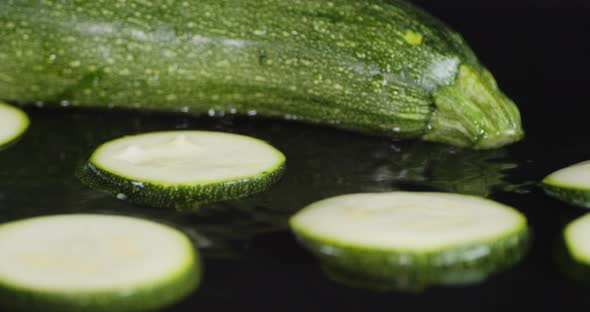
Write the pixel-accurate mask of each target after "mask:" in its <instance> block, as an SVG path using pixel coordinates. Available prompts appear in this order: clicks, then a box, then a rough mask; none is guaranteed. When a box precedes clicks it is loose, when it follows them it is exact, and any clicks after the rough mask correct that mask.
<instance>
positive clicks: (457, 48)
mask: <svg viewBox="0 0 590 312" xmlns="http://www.w3.org/2000/svg"><path fill="white" fill-rule="evenodd" d="M0 26H1V27H0V38H2V40H1V41H0V97H2V98H5V99H9V100H13V101H17V102H22V103H32V102H36V103H47V104H53V103H60V104H61V105H62V106H94V107H105V108H135V109H144V110H156V111H174V112H185V113H197V114H203V113H205V114H210V115H224V114H244V115H255V114H259V115H263V116H271V117H283V118H286V119H289V120H300V121H304V122H310V123H321V124H326V125H331V126H334V127H338V128H342V129H349V130H355V131H360V132H365V133H371V134H380V135H388V136H391V137H395V138H422V137H423V136H424V135H425V134H426V136H425V138H426V139H428V140H431V141H439V142H445V143H451V144H457V145H460V146H465V147H475V148H492V147H498V146H501V145H503V144H507V143H510V142H512V141H515V140H517V139H518V138H520V137H521V136H522V133H521V132H520V131H519V124H517V123H518V118H519V116H518V111H517V110H516V108H515V107H513V106H510V105H512V104H511V102H509V100H507V99H505V97H504V95H502V94H501V93H500V92H499V91H497V90H496V89H494V88H491V87H490V86H489V81H488V80H489V79H488V78H489V77H487V76H486V75H487V72H485V71H484V70H479V68H481V65H480V64H479V62H478V61H477V59H476V57H475V56H474V54H473V52H472V51H471V49H470V48H469V47H468V46H467V45H466V44H465V42H464V41H463V39H462V38H461V36H459V35H458V34H457V33H455V32H453V31H452V30H450V29H449V28H448V27H447V26H446V25H444V24H443V23H442V22H440V21H439V20H437V19H435V18H434V17H432V16H430V15H428V14H427V13H425V12H424V11H422V10H420V9H419V8H416V7H414V6H413V5H410V4H408V3H405V2H403V1H397V0H392V1H387V2H384V1H381V0H360V1H356V0H355V1H352V0H336V1H330V2H323V1H315V0H303V1H295V2H294V1H286V0H240V1H236V0H201V1H192V0H188V1H184V0H183V1H181V0H169V1H156V2H150V1H140V0H127V1H123V0H103V1H76V2H65V1H59V0H44V1H34V0H24V1H8V2H6V1H4V2H0ZM459 67H461V68H463V67H469V68H477V70H476V71H479V72H483V74H481V75H484V76H486V77H487V78H485V79H471V80H470V81H471V84H472V85H473V86H471V87H469V88H463V87H461V86H463V84H462V83H459V84H458V86H455V87H452V86H453V84H454V82H455V81H456V80H457V79H456V78H457V74H458V73H460V72H465V71H466V70H460V69H459ZM459 81H463V79H461V78H460V79H459ZM477 84H482V85H481V86H479V85H477ZM449 88H450V89H449ZM490 88H491V89H490ZM447 89H448V90H447ZM451 89H452V90H451ZM492 89H493V90H492ZM443 90H447V91H443ZM490 90H491V91H490ZM470 91H472V92H471V93H469V92H470ZM480 91H485V92H484V93H485V95H482V96H481V97H478V96H474V95H473V94H474V93H476V94H480ZM461 92H467V93H469V94H462V93H461ZM484 97H485V99H483V100H482V98H484ZM443 98H444V99H443ZM474 101H475V102H477V105H476V106H477V110H478V112H477V113H475V112H474V110H475V108H474V107H471V103H472V102H474ZM465 103H468V104H469V105H468V106H469V107H468V108H466V109H465V111H464V112H463V108H462V105H465ZM508 103H510V104H508ZM454 105H456V106H457V107H455V108H453V107H452V106H454ZM504 106H506V107H508V106H510V107H509V110H510V111H506V112H504V108H506V107H504ZM499 111H502V113H499ZM433 112H434V115H433ZM504 114H505V115H504ZM498 117H501V118H498ZM463 119H468V120H469V121H468V122H467V121H465V120H463ZM431 120H432V121H431ZM490 120H491V121H490ZM457 123H465V125H457ZM476 123H482V126H475V125H473V124H476ZM429 125H430V127H431V128H429ZM457 128H460V130H459V131H458V130H457ZM463 128H464V129H463ZM429 129H430V130H429ZM477 129H482V130H484V131H487V134H485V135H484V134H481V133H476V134H473V130H477ZM486 135H487V136H486ZM484 136H486V138H485V139H484V138H483V137H484Z"/></svg>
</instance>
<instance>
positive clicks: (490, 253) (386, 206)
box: [290, 192, 528, 288]
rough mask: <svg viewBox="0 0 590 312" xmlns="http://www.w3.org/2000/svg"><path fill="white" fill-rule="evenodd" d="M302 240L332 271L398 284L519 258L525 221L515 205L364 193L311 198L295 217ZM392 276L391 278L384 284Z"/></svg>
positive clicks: (492, 267)
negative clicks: (513, 206)
mask: <svg viewBox="0 0 590 312" xmlns="http://www.w3.org/2000/svg"><path fill="white" fill-rule="evenodd" d="M290 226H291V228H292V230H293V231H294V233H295V234H296V236H297V237H298V238H299V239H300V241H301V242H302V243H303V245H304V246H305V247H306V248H307V249H309V250H310V251H311V252H312V253H314V254H315V255H316V256H318V257H319V258H320V260H321V261H322V263H323V265H324V266H328V267H329V269H330V271H331V272H334V271H339V272H345V273H346V274H347V275H348V276H357V277H362V276H364V277H366V278H367V279H371V280H376V281H381V282H383V283H385V284H384V286H385V287H388V286H391V287H392V288H395V287H396V286H397V284H396V283H399V282H400V281H403V283H406V284H412V283H414V285H412V286H415V287H417V288H421V287H426V286H429V285H430V284H444V283H445V282H447V281H449V280H451V279H453V280H457V279H460V277H458V276H459V275H461V274H462V273H465V274H472V275H473V274H475V273H477V274H480V275H489V274H490V273H493V272H495V271H497V270H500V269H502V268H506V267H507V266H509V265H512V264H514V263H515V262H516V261H518V260H519V259H520V258H521V257H522V256H523V255H524V253H525V251H526V246H527V237H528V230H527V223H526V219H525V217H524V216H523V215H522V214H521V213H519V212H518V211H517V210H515V209H513V208H510V207H507V206H504V205H502V204H500V203H497V202H494V201H491V200H487V199H484V198H479V197H474V196H467V195H456V194H446V193H418V192H415V193H413V192H393V193H366V194H351V195H343V196H337V197H333V198H329V199H325V200H322V201H319V202H316V203H313V204H311V205H309V206H307V207H305V208H304V209H303V210H301V211H300V212H298V213H297V214H296V215H294V216H293V217H292V218H291V219H290ZM387 283H390V285H387Z"/></svg>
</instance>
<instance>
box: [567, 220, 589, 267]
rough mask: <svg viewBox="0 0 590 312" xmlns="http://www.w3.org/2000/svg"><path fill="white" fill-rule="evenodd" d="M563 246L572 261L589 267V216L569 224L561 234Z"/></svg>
mask: <svg viewBox="0 0 590 312" xmlns="http://www.w3.org/2000/svg"><path fill="white" fill-rule="evenodd" d="M563 237H564V240H565V246H566V249H567V250H568V252H569V254H570V255H571V257H572V258H573V260H575V261H577V262H579V263H582V264H584V265H590V239H589V238H590V214H586V215H584V216H582V217H580V218H577V219H576V220H574V221H572V222H571V223H569V224H568V225H567V226H566V227H565V230H564V232H563Z"/></svg>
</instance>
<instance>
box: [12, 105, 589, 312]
mask: <svg viewBox="0 0 590 312" xmlns="http://www.w3.org/2000/svg"><path fill="white" fill-rule="evenodd" d="M27 112H28V113H29V115H30V117H31V120H32V126H31V128H30V129H29V131H28V132H27V134H26V135H25V137H24V138H23V139H22V140H21V141H19V142H18V143H17V144H15V145H13V146H11V147H9V148H7V149H6V150H3V151H1V152H0V163H1V164H4V165H3V166H0V221H9V220H15V219H20V218H25V217H31V216H38V215H49V214H57V213H75V212H84V213H113V214H122V215H132V216H140V217H146V218H150V219H154V220H157V221H160V222H165V223H169V224H172V225H174V226H177V227H179V228H181V229H183V230H184V231H185V232H187V233H188V234H189V235H190V236H191V237H192V238H193V240H194V242H195V244H196V246H198V248H199V250H200V252H201V254H202V256H203V258H204V266H205V274H204V280H203V284H202V287H201V288H200V289H199V290H198V291H197V292H196V293H194V295H193V296H191V297H190V298H188V299H187V300H185V301H183V302H181V303H180V304H179V305H177V306H175V307H172V308H170V309H169V310H167V311H189V310H203V309H215V310H218V309H219V310H225V309H230V308H241V307H243V306H252V307H257V308H259V309H263V310H270V309H279V310H300V309H305V308H308V307H312V306H316V305H330V306H334V308H338V307H341V308H352V307H356V308H358V309H365V308H366V307H368V306H370V307H375V309H376V308H377V307H386V306H387V305H394V306H397V307H400V306H401V307H406V308H409V307H413V308H415V309H429V307H435V306H441V305H442V306H448V307H451V306H453V307H455V306H456V307H464V308H467V307H468V306H470V305H471V304H475V303H476V302H475V301H474V300H475V298H477V300H476V301H477V302H479V303H478V304H482V303H483V304H485V305H486V306H490V307H491V306H494V307H498V306H503V305H505V304H508V303H509V302H511V301H512V300H517V299H518V300H519V301H520V300H524V299H525V298H528V299H529V300H536V301H538V300H539V298H538V294H536V293H535V291H531V288H532V289H536V291H543V292H545V291H551V292H560V293H563V294H564V295H565V296H572V295H573V294H575V293H576V292H578V293H582V292H584V291H585V288H584V287H582V286H580V285H578V283H577V282H574V281H572V280H571V279H570V278H568V277H567V275H566V274H565V273H563V272H561V271H560V266H559V263H560V262H559V261H557V260H558V258H557V257H555V256H554V255H555V254H556V251H557V250H558V247H559V245H558V244H557V243H556V242H557V241H558V238H559V233H560V230H561V228H562V227H563V225H564V224H565V223H566V222H568V221H569V220H572V219H573V218H574V217H576V216H577V215H580V214H581V213H582V211H581V210H578V209H574V208H571V207H568V206H567V205H564V204H561V203H559V202H557V201H555V200H552V199H550V198H548V197H546V196H544V195H543V194H542V193H541V192H540V190H539V189H538V188H537V187H536V181H538V180H539V179H540V178H542V176H543V175H544V174H545V173H546V172H549V170H550V168H553V167H555V168H558V167H559V166H560V165H561V164H562V163H563V162H564V161H563V160H564V158H563V157H567V156H568V154H567V153H568V151H562V153H561V154H560V155H562V157H561V158H557V157H555V158H553V157H551V154H550V153H547V157H544V158H543V160H542V161H540V160H538V159H534V158H531V157H530V156H531V153H529V152H527V151H528V150H529V148H528V147H527V143H526V142H524V143H520V144H517V145H515V146H512V147H508V148H504V149H499V150H492V151H471V150H463V149H459V148H455V147H451V146H447V145H439V144H431V143H424V142H419V141H392V140H390V139H387V138H379V137H368V136H364V135H360V134H355V133H348V132H343V131H339V130H334V129H330V128H325V127H320V126H310V125H304V124H300V123H295V122H283V121H273V120H263V119H244V118H237V117H225V118H210V117H189V116H178V115H154V114H145V113H143V114H140V113H136V112H92V111H81V110H48V109H37V108H28V109H27ZM169 129H204V130H219V131H227V132H235V133H241V134H246V135H250V136H254V137H258V138H261V139H264V140H267V141H268V142H270V143H271V144H273V145H274V146H276V147H277V148H279V149H280V150H282V151H283V152H284V153H285V155H286V156H287V159H288V161H287V163H288V169H287V172H286V175H285V176H284V178H283V179H282V180H281V181H280V182H279V183H278V184H277V185H275V186H274V187H272V188H271V189H270V190H269V191H267V192H264V193H261V194H258V195H255V196H252V197H250V198H247V199H243V200H237V201H231V202H225V203H221V204H216V205H210V206H206V207H203V209H202V210H200V211H198V212H178V211H174V210H173V209H169V210H166V209H154V208H145V207H139V206H134V205H132V204H129V203H127V202H124V201H120V200H117V199H115V198H111V197H110V196H108V195H105V194H102V193H98V192H95V191H93V190H90V189H88V188H86V187H85V186H84V185H82V184H81V183H80V182H79V181H78V180H77V178H76V177H75V175H74V173H75V170H76V168H77V167H78V166H80V164H82V163H83V162H84V161H85V160H86V157H87V156H88V155H89V153H91V152H92V151H93V149H94V148H95V147H96V146H97V145H98V144H100V143H102V142H104V141H106V140H109V139H113V138H116V137H119V136H122V135H126V134H133V133H139V132H147V131H155V130H169ZM571 153H572V154H571V155H570V159H573V158H574V151H572V152H571ZM564 155H565V156H564ZM577 156H578V157H579V155H577ZM589 156H590V155H589ZM392 190H420V191H444V192H456V193H465V194H475V195H480V196H489V197H491V198H493V199H496V200H499V201H502V202H504V203H507V204H509V205H512V206H514V207H517V208H518V209H520V210H521V211H523V212H524V213H525V214H526V215H527V217H528V218H529V221H530V223H531V227H532V230H533V233H534V242H533V246H532V250H531V251H530V253H529V254H528V256H527V257H526V258H525V259H524V261H522V262H521V263H519V264H518V265H516V266H515V267H514V268H512V269H510V270H508V271H506V272H502V273H500V274H498V275H494V276H492V277H491V278H490V279H488V280H486V281H485V282H483V283H480V284H477V285H473V286H469V287H451V288H449V287H433V288H429V289H427V290H426V291H424V292H422V293H405V292H396V291H391V292H374V291H370V290H364V289H356V288H350V287H347V286H345V285H340V284H337V283H335V282H333V281H331V280H330V279H328V278H327V277H325V276H324V275H323V273H322V272H321V269H320V266H319V265H318V263H317V262H316V260H315V259H314V258H312V257H311V256H310V255H309V254H308V253H307V252H306V251H304V250H303V249H302V248H301V247H300V246H299V245H298V244H297V243H296V241H295V239H294V238H293V237H292V235H291V234H290V233H289V232H288V230H287V227H286V222H287V219H288V217H289V216H290V215H291V214H293V213H294V212H296V211H297V210H298V209H300V208H302V207H303V206H305V205H306V204H309V203H311V202H313V201H316V200H319V199H322V198H326V197H329V196H333V195H338V194H344V193H353V192H381V191H392ZM523 290H526V291H523ZM565 290H567V291H565ZM541 299H542V298H541ZM367 305H368V306H367Z"/></svg>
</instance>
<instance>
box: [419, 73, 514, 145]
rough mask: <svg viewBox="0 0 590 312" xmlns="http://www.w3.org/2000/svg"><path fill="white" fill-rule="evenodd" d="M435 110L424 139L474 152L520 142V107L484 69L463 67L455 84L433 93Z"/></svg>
mask: <svg viewBox="0 0 590 312" xmlns="http://www.w3.org/2000/svg"><path fill="white" fill-rule="evenodd" d="M433 98H434V103H435V106H436V110H435V111H434V113H433V114H432V117H431V120H430V124H429V127H428V130H427V132H426V134H425V135H424V139H425V140H428V141H436V142H446V143H450V144H454V145H458V146H466V147H472V148H475V149H487V148H494V147H498V146H502V145H506V144H509V143H512V142H514V141H517V140H520V139H521V138H522V137H523V135H524V132H523V130H522V126H521V122H520V114H519V111H518V108H517V107H516V105H515V104H514V102H512V101H511V100H510V99H508V98H507V97H506V96H505V95H504V94H503V93H502V92H501V91H500V90H499V89H498V87H497V85H496V82H495V80H494V78H493V77H492V75H491V74H490V73H489V72H488V71H487V70H486V69H484V68H474V67H472V66H469V65H461V66H460V67H459V73H458V75H457V79H456V81H455V82H454V83H453V84H451V85H448V86H444V87H441V88H439V89H438V90H436V91H435V92H434V93H433Z"/></svg>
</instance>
